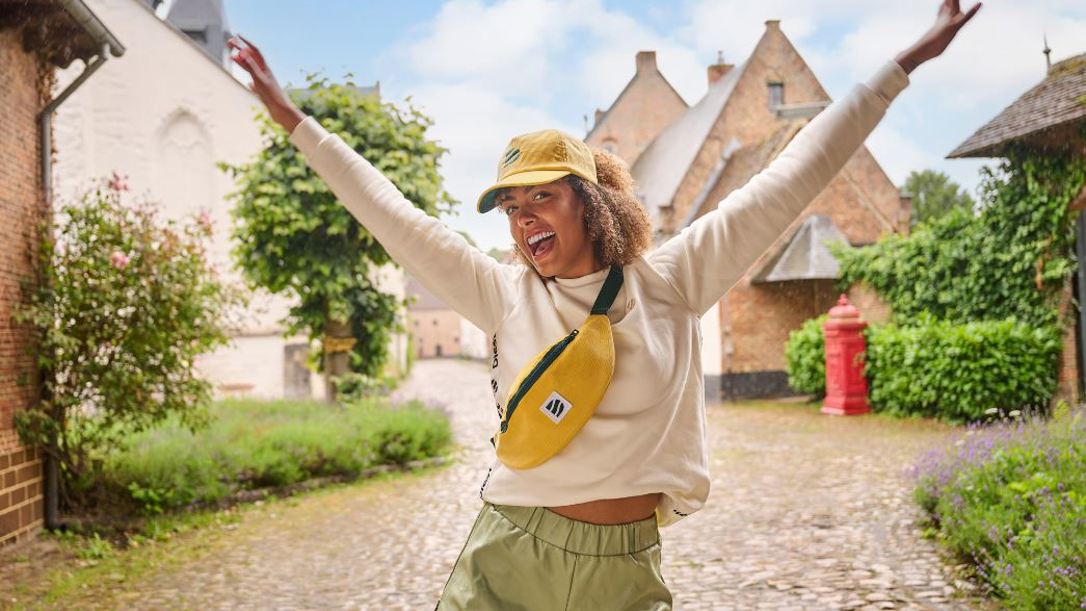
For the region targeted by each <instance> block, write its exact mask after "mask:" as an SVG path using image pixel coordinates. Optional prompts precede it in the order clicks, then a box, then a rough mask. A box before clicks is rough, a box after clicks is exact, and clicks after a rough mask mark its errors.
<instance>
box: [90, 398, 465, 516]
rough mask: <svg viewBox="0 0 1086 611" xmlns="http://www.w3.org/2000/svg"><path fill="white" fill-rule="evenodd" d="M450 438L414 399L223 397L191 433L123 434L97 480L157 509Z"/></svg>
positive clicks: (348, 470) (374, 461)
mask: <svg viewBox="0 0 1086 611" xmlns="http://www.w3.org/2000/svg"><path fill="white" fill-rule="evenodd" d="M450 440H451V431H450V428H449V423H448V419H447V418H446V417H445V416H444V414H442V413H440V412H437V411H434V410H431V409H427V408H425V407H424V406H422V405H421V404H419V403H417V402H412V403H408V404H406V405H403V406H396V407H387V406H384V405H383V404H381V403H378V402H376V401H362V402H357V403H353V404H349V405H347V406H345V407H330V406H329V405H327V404H323V403H308V402H291V401H254V400H230V401H222V402H218V403H215V404H214V405H213V406H212V409H211V423H210V425H209V426H208V427H207V428H205V429H202V430H199V431H197V432H196V433H192V432H191V431H190V430H188V429H186V428H184V427H183V426H181V423H180V422H178V421H176V420H171V421H169V422H168V423H167V424H166V425H164V426H162V427H159V428H156V429H154V430H151V431H147V432H144V433H141V434H139V435H135V436H133V437H131V438H130V439H129V440H128V443H127V444H126V447H125V449H124V451H122V452H118V453H114V454H112V455H110V456H109V457H108V458H106V460H105V463H104V468H103V470H102V473H103V474H102V477H103V480H104V481H102V482H99V484H100V486H101V487H102V488H103V489H106V490H113V491H126V494H127V496H128V498H129V499H130V500H131V501H133V502H135V503H136V505H137V506H138V507H140V508H141V509H142V511H143V512H145V513H152V514H153V513H161V512H163V511H167V510H170V509H176V508H179V507H184V506H187V505H189V504H192V503H214V502H217V501H220V500H223V499H224V498H226V497H227V496H229V495H230V494H231V493H233V492H235V491H237V490H241V489H251V488H260V487H267V486H284V485H288V484H293V483H296V482H299V481H303V480H306V479H309V478H313V477H323V476H332V475H340V476H346V477H354V476H357V475H358V474H359V473H360V472H361V471H363V470H364V469H368V468H371V467H373V466H375V465H381V464H404V463H407V462H410V461H413V460H420V459H424V458H429V457H433V456H438V455H440V454H441V453H442V452H443V451H444V450H445V448H446V447H447V446H448V444H449V442H450Z"/></svg>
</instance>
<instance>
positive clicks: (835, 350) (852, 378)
mask: <svg viewBox="0 0 1086 611" xmlns="http://www.w3.org/2000/svg"><path fill="white" fill-rule="evenodd" d="M866 326H867V323H866V322H864V321H863V320H861V319H860V311H859V310H857V309H856V307H855V306H853V305H852V304H851V303H849V302H848V298H847V297H845V296H844V295H843V294H842V295H841V297H840V298H839V299H838V300H837V305H835V306H833V307H832V308H830V317H829V320H827V321H826V323H825V324H824V325H822V330H823V334H824V336H825V338H826V401H825V402H824V403H823V404H822V413H824V414H834V415H837V416H852V415H855V414H866V413H868V412H870V411H871V406H869V405H868V404H867V380H866V379H864V361H863V358H864V349H865V347H866V345H865V344H864V336H863V330H864V327H866Z"/></svg>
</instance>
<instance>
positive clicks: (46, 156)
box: [38, 0, 124, 530]
mask: <svg viewBox="0 0 1086 611" xmlns="http://www.w3.org/2000/svg"><path fill="white" fill-rule="evenodd" d="M57 4H59V5H60V6H61V7H62V8H63V9H64V10H65V12H67V13H68V15H69V16H71V17H72V19H74V20H75V21H76V23H78V24H79V25H80V27H82V28H83V30H85V31H86V32H87V33H88V34H90V35H91V36H92V37H93V38H94V40H95V41H96V42H97V43H98V44H99V45H101V50H100V51H99V52H98V55H97V56H95V58H94V60H93V61H92V62H91V63H89V64H87V66H86V67H85V68H84V69H83V72H82V73H81V74H80V75H79V77H78V78H76V79H75V80H74V81H72V82H71V84H69V85H68V86H67V87H65V88H64V91H62V92H61V93H60V95H58V96H57V97H56V98H54V99H53V100H52V101H50V102H49V103H48V104H47V105H46V106H45V108H43V109H42V111H41V112H40V113H39V114H38V133H39V134H40V135H41V145H40V151H41V178H42V190H43V191H44V195H45V217H46V223H47V225H46V227H47V229H46V231H47V232H49V233H51V232H52V218H51V217H52V215H53V155H52V152H53V151H52V148H53V147H52V139H53V135H52V127H53V113H54V112H56V109H57V108H58V107H59V106H60V105H61V103H63V102H64V100H66V99H68V97H69V96H70V95H72V93H74V92H75V90H76V89H78V88H79V86H80V85H82V84H83V82H84V81H86V80H87V79H88V78H90V76H91V75H92V74H94V72H95V71H96V70H98V68H101V67H102V64H104V63H105V62H106V60H107V59H108V58H109V55H110V54H112V55H113V57H120V56H121V55H124V45H122V44H121V42H120V41H119V40H117V38H116V37H115V36H114V35H113V34H112V33H111V32H110V31H109V30H108V29H107V28H106V26H105V25H104V24H103V23H102V22H101V21H99V20H98V17H97V16H95V14H94V13H93V12H91V10H90V9H89V8H87V5H86V4H83V2H82V0H59V1H58V2H57ZM43 263H44V262H43ZM42 395H43V398H44V399H48V397H47V396H46V393H45V392H44V388H43V393H42ZM42 469H43V471H44V474H43V475H44V478H45V482H44V484H45V485H44V486H43V487H42V495H43V497H44V499H43V501H44V503H45V528H47V529H49V530H56V529H57V528H59V527H60V520H59V518H58V517H57V496H58V484H59V471H58V469H57V461H56V460H55V459H54V458H53V456H52V455H51V454H50V452H49V451H46V452H45V454H44V456H43V457H42Z"/></svg>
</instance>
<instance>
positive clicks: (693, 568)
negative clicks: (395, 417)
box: [109, 360, 987, 610]
mask: <svg viewBox="0 0 1086 611" xmlns="http://www.w3.org/2000/svg"><path fill="white" fill-rule="evenodd" d="M408 397H417V398H419V399H422V400H424V401H426V402H428V403H431V404H434V405H438V406H441V407H442V408H444V409H446V410H448V412H449V413H450V415H451V417H452V422H453V427H454V432H455V435H456V437H457V439H458V440H459V442H460V443H461V444H462V446H463V449H462V450H461V452H460V453H459V454H458V456H457V460H456V462H455V464H453V465H452V466H450V467H448V468H445V469H441V470H439V471H437V472H435V473H429V474H425V475H422V476H417V477H405V478H396V479H394V480H392V481H385V482H377V483H373V484H368V485H366V486H361V487H345V488H343V489H342V490H335V491H331V492H328V493H327V494H319V495H313V496H311V497H308V498H304V499H302V500H301V501H300V502H298V503H297V504H295V505H294V506H277V507H276V509H275V511H265V512H254V513H253V514H251V515H249V516H247V517H246V518H245V519H243V520H242V522H241V523H240V524H238V527H237V529H236V530H235V531H234V532H233V534H232V535H231V536H229V537H224V539H226V541H225V544H224V545H221V546H219V547H218V548H216V549H215V550H213V551H212V552H210V553H208V554H206V555H205V556H204V557H203V558H202V559H200V560H199V561H197V562H193V563H191V564H190V565H188V566H182V567H181V568H180V569H177V570H173V571H171V572H169V573H168V574H158V575H153V576H150V577H148V578H146V579H145V580H143V581H139V582H128V583H125V584H124V585H123V586H120V585H119V590H122V591H118V592H117V594H116V595H117V597H118V598H117V599H116V600H114V601H110V603H109V604H111V605H118V606H123V607H126V608H178V607H181V608H190V609H191V608H202V609H212V608H233V609H241V608H250V609H270V608H276V609H285V608H365V609H381V610H385V609H432V608H433V605H434V603H435V602H436V599H437V596H438V594H439V592H440V590H441V588H442V586H443V584H444V582H445V579H446V577H447V576H448V573H449V571H450V570H451V567H452V563H453V561H454V560H455V558H456V556H457V554H458V553H459V551H460V548H461V546H462V545H463V542H464V540H465V538H466V537H467V534H468V531H469V529H470V527H471V524H472V521H473V519H474V518H475V515H476V513H477V511H478V509H479V507H480V501H479V497H478V490H479V485H480V484H481V483H482V480H483V477H484V476H485V474H486V467H487V464H488V460H489V458H488V456H489V453H490V449H491V448H490V444H489V443H488V442H487V439H488V438H489V436H490V434H491V433H492V431H493V429H494V427H495V426H496V416H495V414H494V410H493V409H492V408H491V404H492V401H491V400H490V389H489V385H488V372H487V369H486V366H485V365H482V364H478V363H470V362H462V361H451V360H444V361H442V360H437V361H421V362H419V363H417V364H416V367H415V370H414V373H413V376H412V378H411V379H410V380H409V381H408V382H407V383H405V384H404V385H403V386H402V387H401V389H400V390H399V391H397V398H408ZM709 422H710V433H711V436H712V447H713V448H714V454H713V459H712V469H713V476H714V479H713V490H712V494H711V496H710V498H709V502H708V505H707V507H706V508H705V509H703V510H702V511H700V512H698V513H696V514H694V515H693V516H691V517H689V518H687V519H685V520H683V521H681V522H679V523H678V524H676V525H674V526H671V527H668V528H666V529H664V530H663V531H662V534H663V557H664V567H663V568H664V577H665V579H666V580H667V582H668V584H669V586H670V587H671V589H672V591H673V592H674V594H675V602H676V608H677V609H684V610H685V609H753V608H771V609H785V608H787V609H793V608H794V609H806V608H809V609H855V608H871V609H969V608H987V607H986V606H985V604H984V603H982V602H977V601H971V600H970V598H969V597H968V593H967V592H966V591H961V590H960V587H961V585H962V584H960V582H956V581H955V579H954V578H953V577H952V576H951V574H950V571H949V569H948V568H947V567H946V566H945V565H944V563H943V562H942V561H941V560H940V558H939V556H938V555H937V553H936V549H935V545H934V544H933V543H932V542H929V541H925V540H921V539H920V538H919V537H918V532H917V531H918V528H917V527H916V525H915V520H916V519H917V517H918V515H919V513H918V511H917V510H916V509H915V508H914V507H913V505H912V503H911V500H910V491H909V486H908V484H907V482H906V481H905V480H904V479H903V477H902V467H903V465H906V464H910V463H911V462H912V461H913V459H914V457H915V456H916V455H917V454H918V453H919V452H921V451H922V450H923V449H925V448H927V447H930V446H931V445H933V444H936V443H938V442H939V441H940V439H942V438H943V437H944V436H945V435H946V434H947V428H946V427H942V426H939V425H935V424H932V423H924V422H895V421H891V420H887V419H883V418H877V417H871V416H865V417H854V418H834V417H828V416H822V415H820V414H818V413H817V412H816V411H815V410H813V409H810V408H803V407H797V406H792V405H780V406H779V407H778V406H773V407H743V406H738V407H737V406H720V405H714V406H711V407H710V411H709Z"/></svg>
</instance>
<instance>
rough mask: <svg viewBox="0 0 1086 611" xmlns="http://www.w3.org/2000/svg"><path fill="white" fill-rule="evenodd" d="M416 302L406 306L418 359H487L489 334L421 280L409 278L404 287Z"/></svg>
mask: <svg viewBox="0 0 1086 611" xmlns="http://www.w3.org/2000/svg"><path fill="white" fill-rule="evenodd" d="M404 290H405V292H406V294H407V295H408V297H412V298H414V302H413V303H412V304H411V305H410V306H408V307H407V324H408V329H409V330H410V332H411V336H412V338H413V340H412V341H413V342H414V350H415V356H417V357H419V358H432V357H449V356H459V357H466V358H473V359H483V358H486V356H487V354H488V352H487V350H488V349H489V344H488V343H487V338H486V334H485V333H483V331H482V330H481V329H479V327H476V326H475V325H473V324H471V323H470V322H468V320H467V319H466V318H464V317H463V316H461V315H460V314H459V313H457V312H456V310H453V309H452V308H450V307H449V306H448V304H446V303H445V302H444V301H441V300H440V299H438V298H437V297H435V296H434V294H433V293H431V292H430V291H428V290H426V287H424V286H422V285H421V284H419V281H418V280H415V279H414V278H411V277H408V280H407V284H406V286H405V289H404Z"/></svg>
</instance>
